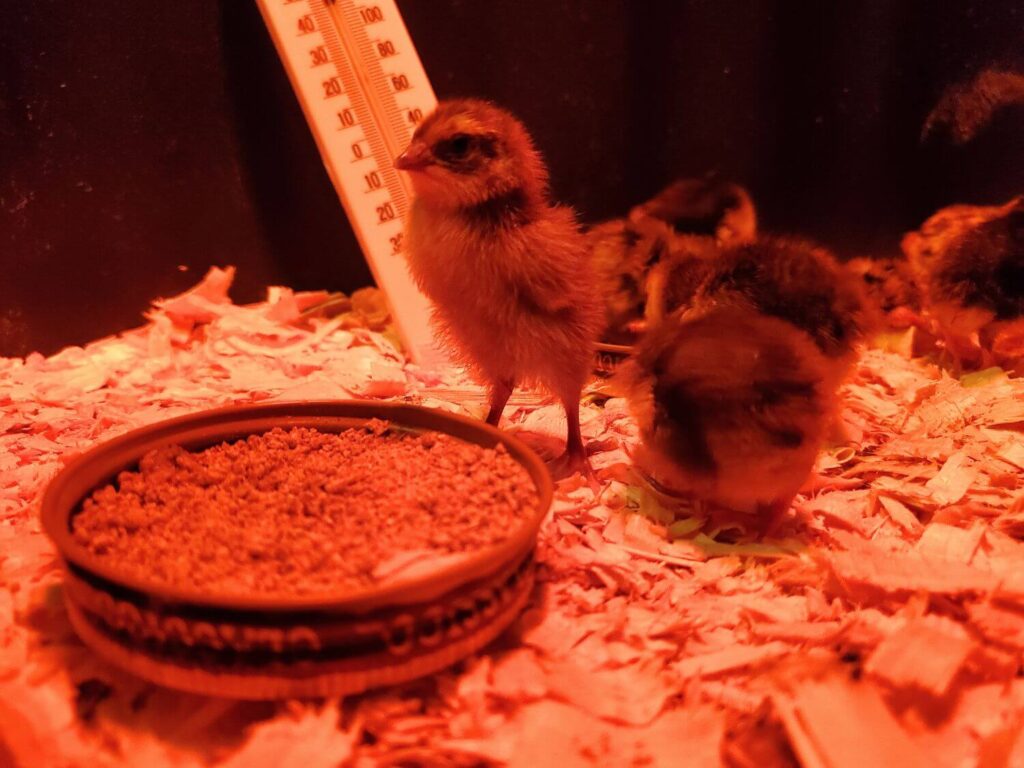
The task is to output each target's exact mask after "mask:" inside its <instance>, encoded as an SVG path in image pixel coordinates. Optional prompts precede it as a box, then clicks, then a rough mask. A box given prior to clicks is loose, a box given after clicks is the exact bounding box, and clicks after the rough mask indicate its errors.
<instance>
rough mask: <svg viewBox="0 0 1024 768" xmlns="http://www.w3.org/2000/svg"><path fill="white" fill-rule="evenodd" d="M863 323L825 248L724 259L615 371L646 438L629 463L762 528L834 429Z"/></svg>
mask: <svg viewBox="0 0 1024 768" xmlns="http://www.w3.org/2000/svg"><path fill="white" fill-rule="evenodd" d="M871 325H872V318H871V315H870V312H869V310H868V309H867V308H866V305H865V302H864V297H863V293H862V290H861V288H860V286H859V284H858V283H857V281H856V279H854V278H853V277H852V276H851V275H849V274H848V273H846V272H845V271H844V270H843V269H842V267H841V266H840V265H839V264H838V263H837V262H836V260H835V259H834V258H833V257H832V256H831V254H829V253H828V252H827V251H826V250H824V249H822V248H819V247H817V246H814V245H811V244H809V243H805V242H803V241H799V240H789V239H781V238H761V239H759V240H756V241H755V242H753V243H750V244H747V245H742V246H737V247H734V248H730V249H727V250H726V251H724V252H723V253H722V255H721V256H720V257H719V258H718V259H717V260H716V261H715V262H714V263H712V264H711V265H710V266H709V269H708V271H707V273H706V275H705V276H704V278H703V282H702V283H701V285H700V286H699V288H698V289H697V290H696V292H695V294H694V296H693V297H692V299H691V300H690V301H689V302H688V303H687V304H685V305H684V306H682V307H679V308H675V309H674V310H672V311H671V312H670V313H669V314H668V315H667V316H666V318H665V320H664V321H663V322H662V323H660V324H659V325H658V326H656V327H654V328H653V329H651V330H650V331H649V332H648V334H647V335H646V336H645V338H644V339H642V340H641V342H640V344H639V346H638V350H637V353H636V355H635V357H634V359H633V360H632V361H630V362H629V363H628V364H627V365H626V366H625V367H624V369H623V371H622V373H621V374H620V379H619V381H620V385H621V386H622V388H623V390H624V391H625V393H626V396H627V398H628V399H629V401H630V406H631V409H632V411H633V413H634V415H635V416H636V418H637V420H638V422H639V424H640V428H641V434H642V436H643V440H644V449H643V451H641V452H640V453H639V454H638V455H637V461H638V463H640V464H641V465H645V466H646V467H647V468H649V469H651V470H652V471H653V472H654V473H655V474H656V475H657V476H658V477H659V479H660V480H662V481H663V482H665V483H666V484H667V485H670V486H674V487H675V488H677V489H678V490H682V491H687V492H689V493H692V494H693V495H695V496H697V497H699V498H703V499H706V500H710V501H713V502H715V503H716V504H719V505H722V506H726V507H729V508H731V509H734V510H737V511H740V512H751V513H757V514H758V515H759V516H760V517H761V519H762V523H763V524H764V530H765V532H770V531H771V530H772V529H773V528H774V526H775V525H776V524H777V523H778V522H779V520H780V519H781V517H782V515H784V514H785V512H786V510H788V508H789V506H790V503H791V502H792V499H793V497H794V496H795V495H796V493H797V491H798V490H799V488H800V486H801V485H802V484H803V482H804V481H805V480H806V479H807V477H808V475H809V474H810V472H811V469H812V467H813V464H814V460H815V457H816V456H817V452H818V449H819V448H820V446H821V444H822V442H823V440H824V438H825V436H826V435H827V434H828V433H829V430H830V429H831V428H832V427H833V426H834V414H835V402H836V391H837V389H838V387H839V385H840V384H841V383H842V381H843V379H844V378H845V376H846V375H847V373H848V372H849V369H850V367H851V366H852V364H853V362H854V360H855V359H856V345H857V344H859V342H861V341H862V340H863V338H864V336H865V333H866V332H867V330H868V329H869V327H870V326H871Z"/></svg>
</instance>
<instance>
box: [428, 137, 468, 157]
mask: <svg viewBox="0 0 1024 768" xmlns="http://www.w3.org/2000/svg"><path fill="white" fill-rule="evenodd" d="M472 143H473V140H472V137H470V136H468V135H467V134H465V133H459V134H456V135H455V136H452V138H450V139H446V140H444V141H439V142H438V143H437V147H436V149H435V151H436V153H437V155H438V156H439V157H442V158H445V159H451V160H458V159H459V158H463V157H465V156H466V153H467V152H469V148H470V146H471V145H472Z"/></svg>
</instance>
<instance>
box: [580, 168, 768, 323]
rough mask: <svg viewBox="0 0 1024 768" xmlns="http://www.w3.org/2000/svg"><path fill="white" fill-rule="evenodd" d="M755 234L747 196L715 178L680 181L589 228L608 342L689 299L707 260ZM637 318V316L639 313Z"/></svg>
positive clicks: (753, 213)
mask: <svg viewBox="0 0 1024 768" xmlns="http://www.w3.org/2000/svg"><path fill="white" fill-rule="evenodd" d="M756 233H757V216H756V213H755V211H754V204H753V202H752V201H751V199H750V195H749V194H748V193H747V191H746V190H745V189H743V187H740V186H739V185H737V184H732V183H729V182H725V181H722V180H720V179H718V178H716V177H713V176H711V177H707V178H700V179H679V180H677V181H675V182H673V183H672V184H670V185H669V186H668V187H666V188H665V189H663V190H662V191H661V192H659V193H658V194H657V195H655V196H654V197H653V198H651V199H650V200H648V201H647V202H645V203H642V204H641V205H638V206H635V207H634V208H633V209H632V210H631V211H630V214H629V217H628V218H627V219H616V220H613V221H609V222H605V223H603V224H599V225H597V226H595V227H593V228H592V229H591V230H590V232H589V233H588V236H589V239H590V242H591V247H592V248H593V250H594V263H595V267H596V268H597V270H598V274H599V275H600V276H601V277H602V279H601V294H602V296H604V297H605V303H606V307H607V312H608V322H609V325H608V334H606V340H610V341H626V340H629V339H628V337H629V336H630V335H631V334H630V332H631V331H637V330H640V331H642V329H643V328H644V327H645V326H647V325H650V324H651V323H654V322H658V321H660V320H661V318H662V316H663V314H664V308H665V306H666V305H671V306H679V305H680V304H681V303H682V302H683V301H684V300H686V299H688V298H690V297H692V293H693V290H695V289H696V287H697V281H699V278H700V276H701V275H703V272H704V266H705V264H706V263H707V262H708V261H709V260H711V259H713V258H715V257H716V256H717V255H718V251H719V250H720V249H721V248H722V247H724V246H727V245H733V244H737V243H741V242H749V241H750V240H752V239H753V238H754V236H755V235H756ZM641 317H642V318H643V320H642V321H640V318H641Z"/></svg>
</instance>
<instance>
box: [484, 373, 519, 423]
mask: <svg viewBox="0 0 1024 768" xmlns="http://www.w3.org/2000/svg"><path fill="white" fill-rule="evenodd" d="M513 389H515V382H514V381H512V380H511V379H505V380H504V381H498V382H495V383H494V384H493V385H492V386H491V403H490V405H491V407H490V410H489V411H487V423H488V424H490V425H491V426H492V427H496V426H498V422H499V421H501V413H502V411H504V410H505V404H506V403H508V399H509V398H510V397H512V390H513Z"/></svg>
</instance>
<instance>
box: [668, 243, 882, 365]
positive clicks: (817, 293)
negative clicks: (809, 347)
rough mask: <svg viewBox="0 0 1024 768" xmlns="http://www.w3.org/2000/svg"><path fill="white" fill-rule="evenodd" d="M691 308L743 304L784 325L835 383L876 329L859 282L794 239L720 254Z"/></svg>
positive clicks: (813, 247) (815, 247)
mask: <svg viewBox="0 0 1024 768" xmlns="http://www.w3.org/2000/svg"><path fill="white" fill-rule="evenodd" d="M693 304H694V305H695V306H701V305H706V304H717V305H723V304H728V305H744V306H749V307H752V308H753V309H756V310H757V311H758V312H760V313H762V314H764V315H767V316H769V317H775V318H778V319H780V320H783V321H785V322H787V323H789V324H790V325H792V326H794V327H795V328H796V329H798V330H800V331H802V332H803V333H806V334H807V335H808V336H809V337H810V338H811V339H812V341H813V342H814V344H815V345H816V346H817V347H818V349H819V350H820V351H821V353H822V354H823V355H824V356H825V357H826V359H828V360H829V361H830V364H831V367H832V372H833V373H832V376H831V377H830V378H831V379H832V380H833V381H834V382H836V383H837V384H838V383H839V382H840V381H842V379H843V378H845V376H846V374H847V373H848V372H849V370H850V368H851V366H852V365H853V363H854V362H855V361H856V358H857V345H858V344H860V343H861V342H862V341H863V340H864V338H865V336H866V335H867V334H868V333H869V332H870V331H872V330H874V328H875V327H876V326H877V325H878V319H877V317H876V316H875V314H874V313H873V311H872V309H871V307H870V305H869V303H868V302H867V301H866V299H865V294H864V289H863V286H862V285H861V283H860V281H858V280H857V279H856V277H855V276H854V275H853V274H852V273H850V272H849V271H847V269H846V268H845V267H844V266H843V265H841V264H840V263H839V262H838V261H837V260H836V258H835V257H834V256H833V255H832V254H831V252H829V251H828V250H827V249H825V248H823V247H821V246H819V245H815V244H813V243H811V242H809V241H806V240H800V239H796V238H783V237H761V238H758V239H757V240H755V241H754V242H752V243H747V244H745V245H739V246H736V247H733V248H729V249H726V250H725V251H723V252H722V254H721V256H720V257H719V258H718V259H717V260H716V261H715V263H714V264H713V266H712V268H711V269H710V270H709V271H708V273H707V277H706V278H705V279H704V281H703V283H702V284H701V286H700V288H699V289H698V290H697V293H696V296H695V297H694V299H693ZM670 309H672V308H670Z"/></svg>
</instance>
